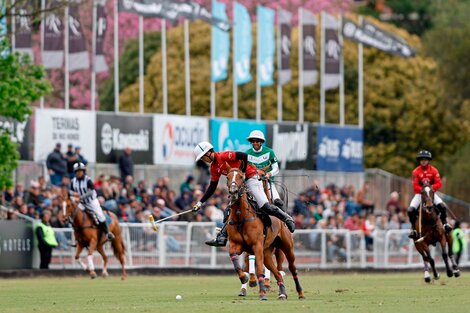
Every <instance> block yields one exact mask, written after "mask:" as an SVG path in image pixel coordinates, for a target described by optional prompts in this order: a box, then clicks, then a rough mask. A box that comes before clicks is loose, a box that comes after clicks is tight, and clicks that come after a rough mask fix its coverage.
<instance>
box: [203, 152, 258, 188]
mask: <svg viewBox="0 0 470 313" xmlns="http://www.w3.org/2000/svg"><path fill="white" fill-rule="evenodd" d="M225 163H228V165H230V167H232V168H233V167H236V168H240V165H241V161H240V160H236V158H235V151H224V152H214V161H213V162H212V164H211V169H210V171H211V181H218V180H219V178H220V176H221V175H224V176H227V174H228V171H227V167H226V165H225ZM257 173H258V172H257V171H256V168H255V167H254V166H253V165H251V164H248V165H247V166H246V179H248V178H251V177H253V176H255V175H256V174H257Z"/></svg>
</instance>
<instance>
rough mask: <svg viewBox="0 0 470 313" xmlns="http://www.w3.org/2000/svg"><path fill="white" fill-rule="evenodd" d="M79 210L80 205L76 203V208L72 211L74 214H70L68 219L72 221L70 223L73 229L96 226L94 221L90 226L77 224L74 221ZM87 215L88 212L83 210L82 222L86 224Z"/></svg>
mask: <svg viewBox="0 0 470 313" xmlns="http://www.w3.org/2000/svg"><path fill="white" fill-rule="evenodd" d="M79 211H80V208H79V207H78V205H76V206H75V210H74V211H73V212H72V214H70V215H69V216H68V219H69V221H70V224H72V227H73V229H75V230H80V229H85V228H96V226H95V225H94V224H93V222H92V223H91V225H90V226H80V225H75V223H74V221H75V218H76V217H77V216H78V212H79ZM85 215H86V212H83V217H82V224H85V220H86V217H85Z"/></svg>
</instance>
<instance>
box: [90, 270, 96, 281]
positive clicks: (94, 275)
mask: <svg viewBox="0 0 470 313" xmlns="http://www.w3.org/2000/svg"><path fill="white" fill-rule="evenodd" d="M90 278H91V279H95V278H96V272H95V271H92V272H90Z"/></svg>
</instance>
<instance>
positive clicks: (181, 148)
mask: <svg viewBox="0 0 470 313" xmlns="http://www.w3.org/2000/svg"><path fill="white" fill-rule="evenodd" d="M208 140H209V121H208V120H207V118H203V117H186V116H177V115H174V116H171V115H154V117H153V161H154V163H155V164H171V165H194V154H193V151H194V147H195V146H196V145H197V144H198V143H199V142H201V141H208Z"/></svg>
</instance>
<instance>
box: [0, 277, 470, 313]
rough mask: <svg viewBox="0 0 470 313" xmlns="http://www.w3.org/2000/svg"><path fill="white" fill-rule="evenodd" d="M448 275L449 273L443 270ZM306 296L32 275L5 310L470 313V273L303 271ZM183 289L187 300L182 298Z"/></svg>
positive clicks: (216, 284) (227, 286)
mask: <svg viewBox="0 0 470 313" xmlns="http://www.w3.org/2000/svg"><path fill="white" fill-rule="evenodd" d="M441 274H442V275H444V276H445V273H441ZM300 279H301V282H302V284H303V287H304V290H305V295H306V297H307V299H306V300H304V301H300V300H298V299H297V297H296V292H295V289H294V287H293V282H292V280H291V279H290V278H289V279H288V280H287V288H288V294H289V299H288V300H287V301H278V300H276V295H277V292H273V293H270V294H269V295H268V298H269V300H268V301H266V302H261V301H259V300H258V296H257V294H256V292H255V289H251V290H250V291H249V295H248V297H246V298H240V297H238V296H237V294H238V288H239V284H238V280H237V279H236V277H235V276H198V275H191V276H187V277H186V276H129V277H128V279H127V280H126V281H121V280H120V279H119V278H118V277H110V278H107V279H103V278H97V279H95V280H90V279H89V278H86V277H75V278H41V277H39V278H32V279H26V278H25V279H2V280H0V312H2V313H4V312H51V313H52V312H87V313H95V312H165V313H166V312H179V313H183V312H191V313H196V312H204V313H207V312H257V313H258V312H284V313H297V312H315V313H318V312H327V313H333V312H361V313H362V312H374V313H378V312H380V313H381V312H393V313H405V312H413V313H419V312H426V313H431V312H440V313H442V312H468V311H469V310H470V309H469V308H470V297H469V294H470V278H469V277H468V276H466V275H465V273H464V275H463V276H462V277H460V278H458V279H455V278H451V279H449V278H447V277H443V278H441V279H440V280H439V281H436V282H434V283H432V284H429V285H426V284H425V283H424V282H423V281H422V274H421V273H420V272H416V273H406V274H401V273H399V272H396V273H391V274H355V273H354V274H325V273H318V274H315V273H304V274H303V275H301V276H300ZM177 294H180V295H182V297H183V299H182V300H181V301H176V300H175V296H176V295H177Z"/></svg>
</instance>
